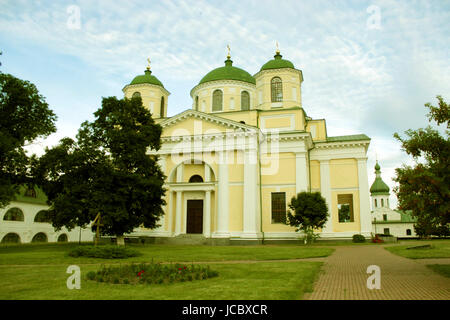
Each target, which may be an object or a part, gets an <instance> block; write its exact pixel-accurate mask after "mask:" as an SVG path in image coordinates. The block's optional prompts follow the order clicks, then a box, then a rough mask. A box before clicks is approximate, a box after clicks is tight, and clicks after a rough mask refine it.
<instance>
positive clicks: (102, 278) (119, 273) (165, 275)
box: [87, 262, 219, 284]
mask: <svg viewBox="0 0 450 320" xmlns="http://www.w3.org/2000/svg"><path fill="white" fill-rule="evenodd" d="M218 275H219V274H218V272H217V271H213V270H211V269H210V267H209V266H204V265H194V264H192V265H189V266H187V265H182V264H167V265H162V264H159V263H158V264H155V263H153V262H152V263H151V264H144V263H142V264H127V265H120V266H108V267H105V266H102V268H101V269H100V270H98V271H97V272H94V271H91V272H89V273H88V274H87V278H88V279H89V280H94V281H98V282H107V283H113V284H139V283H141V284H170V283H175V282H185V281H194V280H205V279H209V278H212V277H217V276H218Z"/></svg>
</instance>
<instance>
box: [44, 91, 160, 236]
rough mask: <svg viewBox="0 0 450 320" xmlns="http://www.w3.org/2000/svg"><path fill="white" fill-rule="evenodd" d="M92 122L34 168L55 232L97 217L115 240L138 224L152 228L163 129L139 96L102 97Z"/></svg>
mask: <svg viewBox="0 0 450 320" xmlns="http://www.w3.org/2000/svg"><path fill="white" fill-rule="evenodd" d="M94 115H95V117H96V118H95V121H94V122H92V123H90V122H87V121H86V122H84V123H83V124H82V125H81V128H80V130H79V131H78V134H77V137H76V138H77V141H75V140H73V139H70V138H65V139H62V140H61V141H60V143H59V145H57V146H56V147H54V148H52V149H50V150H49V149H47V150H46V153H45V155H43V156H42V157H41V159H40V160H39V163H38V164H37V166H36V172H37V176H39V177H40V184H41V186H42V188H43V190H44V192H45V193H46V194H47V197H48V200H49V204H50V205H51V207H50V210H49V213H50V215H51V218H52V224H53V226H54V227H55V228H56V229H60V228H61V227H63V226H65V227H67V228H68V229H69V230H70V229H72V228H74V227H75V226H86V225H87V224H88V223H90V222H91V221H93V220H94V219H95V217H96V216H97V214H100V217H101V223H102V227H101V234H102V235H110V236H116V237H117V240H118V244H123V234H124V233H130V232H132V231H133V229H135V228H136V227H138V226H142V225H143V226H144V227H146V228H150V229H152V228H155V227H157V222H158V220H159V218H160V217H161V216H162V215H163V210H162V206H163V205H164V204H165V202H164V199H163V196H164V194H165V189H164V188H163V184H164V175H163V173H162V172H161V170H160V167H159V166H158V164H157V161H158V158H157V157H156V156H149V155H148V154H146V152H147V150H148V149H149V148H151V149H154V150H159V148H160V136H161V132H162V128H161V126H160V125H158V124H155V122H154V120H153V119H152V118H151V114H150V112H149V111H148V110H147V109H146V108H144V107H143V106H142V100H141V98H140V97H137V98H132V99H131V100H129V99H126V98H125V99H122V100H118V99H117V98H115V97H109V98H103V101H102V107H101V108H100V109H98V110H97V111H96V112H95V113H94Z"/></svg>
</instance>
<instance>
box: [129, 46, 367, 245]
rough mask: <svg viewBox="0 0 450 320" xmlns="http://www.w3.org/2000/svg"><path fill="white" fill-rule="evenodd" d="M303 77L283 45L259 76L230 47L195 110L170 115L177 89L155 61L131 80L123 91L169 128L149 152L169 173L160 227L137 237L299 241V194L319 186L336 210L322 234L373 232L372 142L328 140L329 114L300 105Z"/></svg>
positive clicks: (196, 93) (200, 89)
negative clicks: (156, 71) (294, 217)
mask: <svg viewBox="0 0 450 320" xmlns="http://www.w3.org/2000/svg"><path fill="white" fill-rule="evenodd" d="M303 80H304V78H303V73H302V71H301V70H300V69H297V68H295V66H294V64H293V63H292V62H291V61H289V60H286V59H283V57H282V55H281V54H280V51H279V50H278V49H277V51H276V53H275V56H274V58H273V59H271V60H269V61H267V62H266V63H264V64H262V66H261V68H260V70H259V71H258V72H257V73H256V74H254V75H251V74H250V73H248V72H247V71H245V70H243V69H241V68H238V67H236V66H234V65H233V61H232V60H231V56H230V53H229V52H228V56H227V58H226V60H225V65H224V66H222V67H219V68H216V69H214V70H212V71H210V72H209V73H207V74H206V75H205V76H204V77H203V78H202V79H200V81H199V82H198V84H196V85H195V86H194V87H193V88H192V90H191V91H190V96H191V98H192V107H191V108H190V109H188V110H185V111H184V112H181V113H179V114H177V115H175V116H172V117H168V116H167V111H168V108H169V103H168V102H169V101H168V100H169V95H170V93H169V91H168V90H167V89H166V88H165V87H164V86H163V84H162V83H161V82H160V81H159V80H158V79H157V78H156V77H155V76H154V75H153V74H152V71H151V70H150V65H149V66H148V67H147V70H145V73H144V74H143V75H138V76H136V77H135V78H134V79H133V80H132V81H131V82H130V83H129V84H127V85H126V86H125V87H124V88H123V92H124V95H125V97H127V98H131V97H133V96H140V97H141V98H142V101H143V105H144V106H145V107H147V108H149V110H150V111H151V113H152V116H153V118H155V119H156V121H157V123H159V124H160V125H161V126H162V128H163V132H162V136H161V139H162V147H161V149H160V150H158V151H157V152H154V151H149V155H155V154H156V155H158V156H159V159H160V160H159V163H160V166H161V168H162V170H163V172H164V174H165V175H166V177H167V178H166V183H165V188H166V189H167V192H166V203H167V204H166V206H165V207H164V211H165V215H164V217H163V218H162V219H161V220H160V227H159V228H157V229H154V230H148V229H145V228H139V229H136V230H135V232H134V233H133V234H132V235H130V236H145V237H154V238H155V239H176V238H183V237H189V236H194V237H200V238H202V239H210V240H217V241H222V242H228V243H232V242H233V241H236V242H235V243H238V242H243V241H245V242H247V243H251V242H255V243H261V241H262V240H264V241H267V240H289V239H292V240H294V239H298V238H300V237H302V235H301V234H300V233H298V232H296V231H295V228H294V227H290V226H288V225H287V224H286V215H287V210H288V204H289V202H290V200H291V198H292V197H293V196H294V195H296V194H297V193H298V192H301V191H311V192H315V191H320V192H321V194H322V196H323V197H324V198H325V199H326V201H327V204H328V208H329V214H330V216H329V219H328V221H327V223H326V225H325V226H324V227H323V228H322V229H321V230H318V232H319V233H320V238H321V239H332V238H347V239H348V238H351V237H352V236H353V235H354V234H362V235H364V236H366V237H370V235H371V231H372V224H371V212H370V199H369V186H368V177H367V149H368V147H369V143H370V138H369V137H367V136H366V135H364V134H357V135H348V136H333V137H330V136H328V135H327V129H326V122H325V119H312V118H311V117H308V115H307V107H304V106H303V104H302V83H303Z"/></svg>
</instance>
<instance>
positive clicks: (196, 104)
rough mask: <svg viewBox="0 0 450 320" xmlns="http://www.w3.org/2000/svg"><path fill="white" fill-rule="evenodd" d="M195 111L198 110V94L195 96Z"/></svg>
mask: <svg viewBox="0 0 450 320" xmlns="http://www.w3.org/2000/svg"><path fill="white" fill-rule="evenodd" d="M195 111H198V96H196V97H195Z"/></svg>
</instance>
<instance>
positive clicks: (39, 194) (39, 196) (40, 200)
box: [13, 186, 47, 205]
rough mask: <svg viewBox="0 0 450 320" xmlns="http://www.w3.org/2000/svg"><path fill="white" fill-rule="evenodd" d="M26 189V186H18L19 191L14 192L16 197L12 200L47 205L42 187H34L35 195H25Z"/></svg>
mask: <svg viewBox="0 0 450 320" xmlns="http://www.w3.org/2000/svg"><path fill="white" fill-rule="evenodd" d="M27 190H28V187H27V186H20V187H19V192H18V193H17V194H16V199H15V200H13V201H17V202H27V203H35V204H43V205H47V196H46V195H45V193H44V191H43V190H42V189H40V188H38V187H35V188H34V191H35V193H36V197H30V196H26V195H25V193H26V191H27Z"/></svg>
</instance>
